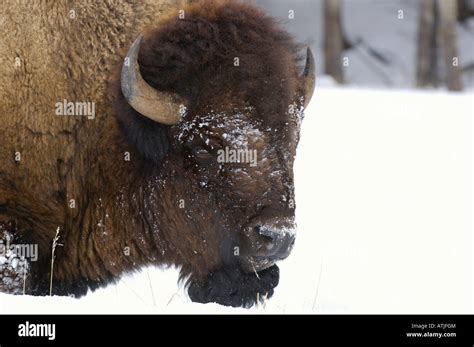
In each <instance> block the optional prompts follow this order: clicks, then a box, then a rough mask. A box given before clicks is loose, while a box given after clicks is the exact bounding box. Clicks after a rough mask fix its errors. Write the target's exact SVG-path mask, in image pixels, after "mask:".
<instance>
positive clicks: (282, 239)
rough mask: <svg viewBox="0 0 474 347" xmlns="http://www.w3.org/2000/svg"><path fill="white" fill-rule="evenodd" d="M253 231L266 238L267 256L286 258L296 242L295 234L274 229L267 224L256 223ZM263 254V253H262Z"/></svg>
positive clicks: (261, 237)
mask: <svg viewBox="0 0 474 347" xmlns="http://www.w3.org/2000/svg"><path fill="white" fill-rule="evenodd" d="M253 231H254V232H255V233H256V234H257V235H258V236H259V238H260V239H261V240H265V241H266V242H265V243H264V244H265V253H266V254H265V255H264V256H266V257H275V258H286V257H287V256H288V255H289V253H290V251H291V249H292V247H293V244H294V243H295V236H294V235H293V234H289V233H285V232H282V231H280V230H273V229H271V228H268V227H266V226H262V225H256V226H254V227H253ZM262 256H263V255H262Z"/></svg>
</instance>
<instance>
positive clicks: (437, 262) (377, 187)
mask: <svg viewBox="0 0 474 347" xmlns="http://www.w3.org/2000/svg"><path fill="white" fill-rule="evenodd" d="M320 81H321V79H320ZM324 84H325V85H324V86H319V87H318V89H317V90H316V94H315V96H314V98H313V102H312V105H311V106H310V108H309V109H308V111H307V115H306V119H305V121H304V124H303V134H302V140H301V143H300V147H299V152H298V159H297V162H296V166H295V171H296V190H297V191H296V194H297V195H296V197H297V221H298V226H299V228H298V237H297V243H296V246H295V248H294V251H293V253H292V255H291V256H290V258H289V259H287V260H285V261H284V262H282V263H281V264H280V269H281V280H280V285H279V286H278V287H277V289H276V292H275V295H274V297H273V298H272V299H270V300H268V301H267V302H266V303H265V305H264V306H260V307H257V308H254V309H250V310H245V309H232V308H227V307H222V306H219V305H214V304H208V305H201V304H195V303H192V302H190V301H189V299H188V298H187V297H186V294H185V292H184V290H183V289H182V288H178V286H177V284H176V281H177V278H178V272H177V270H175V269H168V270H160V269H156V268H148V269H145V270H143V271H142V272H140V273H136V274H133V275H128V276H126V277H124V278H123V279H122V280H121V281H120V282H119V283H118V284H117V285H113V286H110V287H108V288H106V289H102V290H98V291H96V292H94V293H89V295H87V296H86V297H84V298H82V299H80V300H76V299H72V298H61V297H47V298H37V297H28V296H16V297H14V296H8V295H3V294H0V313H242V312H243V313H472V312H474V310H473V297H472V295H473V289H474V288H473V282H472V281H473V263H472V253H473V237H472V231H471V226H472V219H471V218H472V200H471V198H472V183H471V176H472V167H471V164H472V133H473V130H472V129H473V128H472V116H473V112H474V96H473V94H449V93H446V92H441V91H432V92H418V91H413V90H410V91H376V90H360V89H349V88H334V87H332V86H330V85H329V84H327V83H324Z"/></svg>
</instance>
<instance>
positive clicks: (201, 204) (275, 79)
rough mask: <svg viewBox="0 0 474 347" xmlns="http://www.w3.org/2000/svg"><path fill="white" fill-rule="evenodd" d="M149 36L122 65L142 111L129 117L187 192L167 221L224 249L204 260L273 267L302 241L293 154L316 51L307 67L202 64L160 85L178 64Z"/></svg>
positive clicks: (171, 181)
mask: <svg viewBox="0 0 474 347" xmlns="http://www.w3.org/2000/svg"><path fill="white" fill-rule="evenodd" d="M141 41H142V37H139V38H138V39H137V40H136V41H135V42H134V44H133V45H132V46H131V48H130V49H129V52H128V54H127V57H126V59H125V63H124V64H123V66H122V72H121V90H122V93H123V95H124V97H125V100H126V102H127V103H128V104H129V106H131V108H132V109H133V112H135V113H136V114H139V115H138V116H137V115H136V114H135V115H134V114H128V115H126V117H128V118H125V120H123V122H122V123H126V124H125V125H124V126H123V130H124V131H125V132H126V134H127V137H128V139H129V141H131V142H133V143H134V144H135V145H136V147H138V150H139V152H141V154H142V156H143V157H144V158H145V159H149V160H150V161H152V162H153V161H154V162H156V163H157V164H158V165H159V166H160V167H161V169H160V170H161V171H160V175H161V176H160V180H161V181H163V180H165V181H166V182H168V187H167V188H166V192H167V194H169V196H168V199H174V200H177V201H182V205H183V206H181V210H179V209H178V211H176V212H173V213H174V216H173V217H171V218H169V219H168V221H167V223H168V224H173V225H174V228H175V229H180V230H183V234H182V235H183V237H182V242H189V243H192V242H194V243H192V245H193V247H194V245H196V244H198V243H206V242H207V243H208V250H207V251H206V252H215V253H216V257H215V258H218V261H217V264H216V265H209V264H203V265H202V266H200V267H199V268H207V269H209V268H212V266H214V267H217V268H219V267H220V268H222V267H226V268H231V269H239V271H242V273H247V274H251V273H252V274H253V273H256V274H258V273H259V272H261V271H262V272H264V271H266V270H267V269H269V268H272V267H273V265H274V264H275V262H277V261H278V260H281V259H285V258H286V257H287V256H288V255H289V254H290V252H291V250H292V247H293V244H294V241H295V202H294V199H295V198H294V182H293V163H294V158H295V155H296V147H297V144H298V140H299V132H300V125H301V120H302V117H303V111H304V108H305V106H306V105H307V104H308V102H309V100H310V98H311V95H312V93H313V90H314V81H315V78H314V59H313V56H312V53H311V51H310V50H309V49H308V52H307V58H306V67H305V70H304V72H303V74H302V75H300V74H299V73H298V72H297V71H298V70H297V64H296V63H295V60H292V59H290V58H288V61H289V62H291V64H290V63H288V64H286V65H290V68H286V67H281V66H280V67H279V68H278V69H277V70H282V71H283V70H285V72H282V73H281V75H278V74H277V75H276V76H272V75H271V72H270V73H267V74H265V75H264V76H269V77H268V80H267V79H266V78H267V77H264V78H262V77H261V76H260V78H258V77H257V78H254V79H253V80H252V77H253V76H252V77H249V80H251V82H250V83H248V80H247V81H244V78H242V75H243V76H246V75H248V74H245V73H244V74H243V73H242V72H240V71H239V72H238V73H236V74H235V75H232V74H233V72H229V71H230V70H228V71H227V73H226V74H222V73H221V74H217V73H215V71H213V70H211V71H210V72H209V71H208V72H207V75H206V73H204V72H202V70H201V69H202V68H201V66H199V68H198V69H197V70H196V71H195V72H194V73H195V74H197V73H202V74H203V75H204V76H202V81H199V80H197V79H194V80H191V82H190V83H189V85H188V84H186V85H185V86H184V87H182V88H181V89H182V90H181V92H180V88H179V82H176V83H175V85H176V84H177V85H178V87H176V86H174V87H173V83H172V82H171V83H170V84H171V86H165V87H164V86H163V85H161V86H160V83H161V81H160V76H164V75H165V74H167V73H168V74H169V72H168V71H167V70H165V69H164V68H161V70H160V66H163V65H165V64H168V63H166V62H165V63H157V61H158V62H159V53H156V52H158V51H159V50H158V49H157V48H155V49H153V48H147V45H148V46H153V40H149V42H147V43H144V45H143V49H144V51H143V50H140V45H141ZM139 52H140V59H138V56H139ZM288 56H290V54H288ZM139 61H140V63H139ZM214 63H215V62H214ZM215 65H216V66H217V67H216V69H217V70H218V71H220V70H219V69H220V67H219V66H220V65H219V64H218V63H215ZM281 65H282V66H283V65H285V63H281ZM155 66H158V68H156V67H155ZM270 71H271V70H270ZM239 73H240V75H239ZM142 74H143V77H142ZM173 77H174V75H173ZM226 78H227V79H230V80H231V82H229V81H226ZM162 79H163V77H162ZM169 79H170V78H168V80H169ZM269 81H271V82H269ZM193 83H194V84H195V85H194V86H193ZM196 85H197V87H196ZM216 86H222V88H220V89H219V88H217V87H216ZM162 90H167V91H166V92H164V91H162ZM189 91H190V92H189ZM182 94H185V95H182ZM130 118H133V119H134V120H133V122H131V121H130ZM139 119H140V121H139ZM144 120H146V122H147V123H146V124H145V123H143V122H144ZM134 123H136V124H140V125H139V126H137V125H136V124H134ZM154 124H155V125H154ZM137 129H138V130H137ZM153 129H155V130H156V131H155V130H153ZM158 133H160V134H161V135H158ZM160 136H161V137H163V138H166V140H157V139H158V138H159V137H160ZM157 153H158V154H157ZM166 177H167V178H166ZM166 199H167V198H164V200H166ZM170 209H174V207H173V206H170ZM191 239H193V240H194V241H190V240H191ZM216 240H217V241H216ZM196 253H199V251H196ZM191 256H192V255H191ZM196 261H201V260H196ZM183 268H185V267H184V266H183ZM274 268H276V267H274ZM276 271H278V270H276ZM191 272H192V271H189V273H191ZM203 275H207V274H205V273H204V274H203ZM257 277H259V276H258V275H257ZM273 285H276V284H273ZM198 300H199V299H198Z"/></svg>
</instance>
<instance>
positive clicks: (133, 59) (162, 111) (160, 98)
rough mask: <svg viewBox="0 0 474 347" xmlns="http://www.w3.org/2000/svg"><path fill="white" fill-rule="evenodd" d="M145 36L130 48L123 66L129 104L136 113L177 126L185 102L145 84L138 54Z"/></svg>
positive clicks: (125, 90)
mask: <svg viewBox="0 0 474 347" xmlns="http://www.w3.org/2000/svg"><path fill="white" fill-rule="evenodd" d="M142 38H143V36H142V35H140V36H139V37H138V38H137V39H136V40H135V42H134V43H133V45H132V46H131V47H130V49H129V51H128V53H127V58H128V59H126V60H125V62H124V64H123V65H122V74H121V77H120V79H121V81H120V82H121V86H122V93H123V95H124V96H125V99H126V100H127V102H128V103H129V104H130V106H132V107H133V108H134V109H135V111H137V112H139V113H140V114H141V115H143V116H145V117H147V118H150V119H151V120H153V121H155V122H158V123H162V124H166V125H173V124H177V123H179V122H180V120H181V114H182V112H183V110H185V108H184V104H183V102H182V101H181V100H180V98H179V97H178V96H176V95H173V94H171V93H163V92H159V91H158V90H156V89H154V88H152V87H151V86H150V85H149V84H148V83H146V82H145V80H144V79H143V77H142V75H141V74H140V67H139V66H138V52H139V51H140V44H141V41H142Z"/></svg>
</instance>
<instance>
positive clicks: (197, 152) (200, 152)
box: [191, 146, 215, 164]
mask: <svg viewBox="0 0 474 347" xmlns="http://www.w3.org/2000/svg"><path fill="white" fill-rule="evenodd" d="M191 151H192V155H193V157H194V158H195V159H196V161H197V162H198V163H199V164H209V163H211V162H212V161H213V160H214V159H215V156H214V154H213V153H211V152H210V151H209V150H208V149H207V148H204V147H201V146H196V147H193V148H192V150H191Z"/></svg>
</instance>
